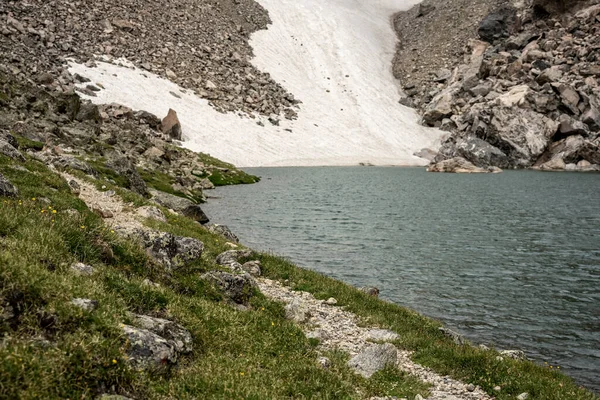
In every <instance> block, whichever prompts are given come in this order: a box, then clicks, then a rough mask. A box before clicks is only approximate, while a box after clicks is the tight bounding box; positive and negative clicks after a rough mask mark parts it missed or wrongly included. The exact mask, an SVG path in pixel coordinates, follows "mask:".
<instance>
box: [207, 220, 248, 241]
mask: <svg viewBox="0 0 600 400" xmlns="http://www.w3.org/2000/svg"><path fill="white" fill-rule="evenodd" d="M206 229H208V231H209V232H212V233H216V234H218V235H221V236H223V237H224V238H225V239H227V240H229V241H230V242H233V243H239V242H240V240H239V239H238V237H237V236H236V235H235V234H234V233H233V232H231V229H229V228H228V227H227V226H225V225H217V224H208V225H206Z"/></svg>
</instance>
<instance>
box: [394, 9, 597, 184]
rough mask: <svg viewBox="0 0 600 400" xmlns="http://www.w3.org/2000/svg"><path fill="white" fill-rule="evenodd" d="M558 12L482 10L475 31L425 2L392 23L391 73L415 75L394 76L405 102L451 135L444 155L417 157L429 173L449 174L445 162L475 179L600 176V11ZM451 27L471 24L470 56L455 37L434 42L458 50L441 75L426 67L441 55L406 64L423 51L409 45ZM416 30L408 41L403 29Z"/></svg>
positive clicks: (465, 42)
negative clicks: (514, 174)
mask: <svg viewBox="0 0 600 400" xmlns="http://www.w3.org/2000/svg"><path fill="white" fill-rule="evenodd" d="M559 3H560V2H558V1H552V0H534V1H520V2H493V1H479V2H477V5H478V7H479V8H476V9H475V10H479V14H477V15H478V16H479V17H481V16H482V15H483V14H484V10H485V11H486V12H487V11H488V10H489V14H487V15H485V17H482V18H481V20H479V21H480V22H478V23H477V24H473V23H472V22H473V19H472V17H473V16H472V15H469V16H461V15H460V14H453V13H455V12H456V10H455V9H454V8H452V7H454V6H455V4H454V2H449V3H448V4H446V2H440V1H429V2H425V3H423V4H421V5H420V6H417V7H415V8H414V9H412V10H410V11H408V12H406V13H400V14H399V15H397V16H396V24H395V25H396V28H397V29H398V30H399V37H400V41H401V42H400V47H399V53H398V55H397V57H396V60H395V70H397V71H402V72H403V73H406V71H407V69H409V68H411V66H414V67H413V69H414V70H415V72H413V74H412V75H411V74H410V73H406V74H405V75H404V76H398V75H397V77H398V78H400V79H401V81H402V84H403V88H404V97H403V98H402V99H401V101H400V102H401V103H402V104H404V105H407V106H410V107H414V108H416V109H417V110H418V111H419V112H420V113H421V115H422V123H423V125H426V126H434V127H438V128H440V129H442V130H445V131H447V132H449V133H448V135H447V137H446V138H445V139H444V140H443V142H442V145H441V148H440V149H439V151H437V152H436V151H432V150H428V149H424V150H423V151H422V152H421V153H419V154H418V155H420V156H422V157H426V158H429V159H430V160H431V162H432V166H431V167H430V170H448V168H447V166H448V164H449V163H451V164H452V163H453V164H457V163H458V164H460V165H461V167H457V168H459V169H460V170H465V168H464V165H466V163H470V164H472V165H473V166H472V167H468V168H467V169H468V170H469V171H470V172H475V171H476V170H475V169H476V168H479V169H486V168H488V167H498V168H504V169H507V168H508V169H512V168H534V169H540V170H553V171H556V170H568V171H600V137H599V132H600V131H599V129H600V111H599V110H600V103H599V101H600V100H599V99H600V84H599V81H598V78H599V77H600V69H598V61H599V58H598V57H600V56H599V54H598V43H599V42H598V40H600V36H599V31H598V18H599V15H600V5H598V4H597V2H596V1H575V2H572V3H569V5H568V6H567V5H565V6H564V7H559ZM447 18H455V19H459V20H461V18H467V19H468V20H469V21H471V23H472V25H473V26H469V30H467V31H466V32H467V35H466V36H461V37H460V38H461V40H463V44H462V46H464V50H462V51H460V50H459V48H460V46H461V44H460V43H456V42H455V39H453V38H446V37H441V38H439V37H432V38H430V40H431V41H434V43H433V44H432V45H433V46H437V47H436V49H439V48H442V49H444V48H451V49H454V50H456V52H455V53H453V54H454V56H453V57H448V58H444V60H445V64H444V67H442V68H439V69H432V68H428V67H427V65H428V59H429V58H434V59H437V58H439V54H437V53H436V54H428V55H425V56H423V57H419V58H417V59H411V58H409V57H406V52H407V50H406V49H413V50H420V49H416V48H415V47H414V46H416V45H417V44H419V45H422V43H420V42H418V43H416V44H414V43H413V42H414V41H415V40H416V39H415V38H414V37H413V36H415V35H418V34H419V33H422V32H421V31H419V29H421V30H426V29H431V27H435V26H437V25H439V23H440V21H444V20H445V19H447ZM413 21H414V22H415V23H418V24H421V25H418V24H417V27H418V29H417V32H414V33H412V36H411V34H410V33H405V30H406V29H408V26H410V24H411V23H412V22H413ZM418 21H421V22H418ZM436 24H437V25H436ZM463 35H464V32H463ZM469 36H470V37H469ZM421 40H424V39H421ZM436 40H437V42H435V41H436ZM457 47H458V48H457ZM421 53H423V51H420V54H421ZM459 54H462V55H463V56H462V59H461V57H460V56H459ZM421 55H423V54H421ZM416 63H419V64H416ZM416 65H420V67H417V66H416ZM431 65H432V66H434V67H435V66H439V62H438V63H436V62H432V63H431ZM453 159H454V161H453V162H451V161H450V160H453ZM441 162H444V163H445V166H443V165H441V164H439V163H441ZM435 164H438V165H435ZM454 169H456V168H454ZM478 172H481V171H478Z"/></svg>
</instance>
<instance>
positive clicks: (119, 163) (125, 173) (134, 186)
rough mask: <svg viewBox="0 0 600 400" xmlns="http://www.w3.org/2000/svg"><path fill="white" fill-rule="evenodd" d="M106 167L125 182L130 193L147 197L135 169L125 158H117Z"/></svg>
mask: <svg viewBox="0 0 600 400" xmlns="http://www.w3.org/2000/svg"><path fill="white" fill-rule="evenodd" d="M106 166H107V167H109V168H111V169H113V170H114V171H115V172H116V173H118V174H119V175H121V176H122V177H123V178H125V180H126V181H127V186H128V187H129V189H130V190H131V191H132V192H135V193H137V194H139V195H141V196H147V195H148V187H147V186H146V182H144V180H143V179H142V177H141V176H140V174H139V173H138V172H137V170H136V169H135V166H134V165H133V164H132V163H131V162H130V161H129V160H128V159H127V157H118V158H115V159H113V160H111V161H110V162H109V163H107V164H106Z"/></svg>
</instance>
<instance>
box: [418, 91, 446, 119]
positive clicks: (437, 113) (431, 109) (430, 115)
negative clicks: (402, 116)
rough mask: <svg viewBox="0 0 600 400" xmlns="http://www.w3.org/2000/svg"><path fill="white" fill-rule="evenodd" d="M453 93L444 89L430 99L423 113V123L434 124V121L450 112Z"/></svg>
mask: <svg viewBox="0 0 600 400" xmlns="http://www.w3.org/2000/svg"><path fill="white" fill-rule="evenodd" d="M452 101H453V95H452V93H451V92H449V91H444V92H442V93H440V94H438V95H437V96H435V97H434V98H433V100H431V103H429V105H428V106H427V108H426V110H425V113H424V114H423V123H424V124H425V125H428V126H433V125H435V123H436V122H438V121H441V120H442V119H443V118H445V117H447V116H449V115H451V114H452Z"/></svg>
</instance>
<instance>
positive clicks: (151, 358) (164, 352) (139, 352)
mask: <svg viewBox="0 0 600 400" xmlns="http://www.w3.org/2000/svg"><path fill="white" fill-rule="evenodd" d="M122 330H123V333H124V334H125V335H126V336H127V346H128V348H127V354H128V355H129V361H130V362H131V364H133V365H134V366H135V367H136V368H139V369H154V368H162V367H168V366H170V365H172V364H175V363H176V362H177V351H176V350H175V346H173V344H171V343H170V342H169V341H168V340H166V339H164V338H162V337H161V336H159V335H157V334H156V333H154V332H151V331H149V330H147V329H140V328H136V327H133V326H129V325H123V326H122Z"/></svg>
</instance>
